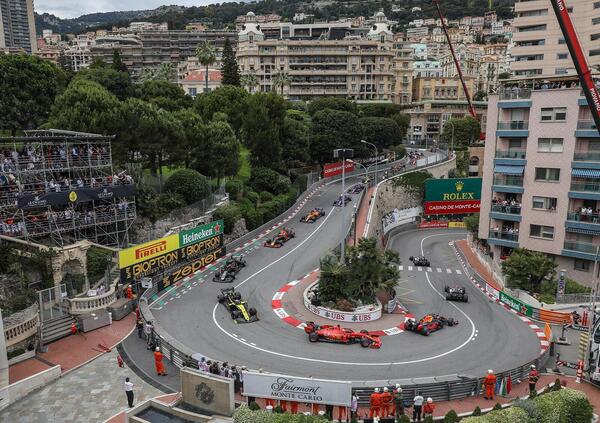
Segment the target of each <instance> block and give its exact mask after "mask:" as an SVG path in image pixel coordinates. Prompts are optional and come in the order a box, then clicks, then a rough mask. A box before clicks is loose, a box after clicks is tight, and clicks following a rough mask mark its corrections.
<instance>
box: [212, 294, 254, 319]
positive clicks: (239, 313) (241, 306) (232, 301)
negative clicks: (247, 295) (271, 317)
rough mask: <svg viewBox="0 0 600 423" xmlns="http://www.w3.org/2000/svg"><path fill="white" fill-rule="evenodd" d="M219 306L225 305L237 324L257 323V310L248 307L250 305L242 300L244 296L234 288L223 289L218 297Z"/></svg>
mask: <svg viewBox="0 0 600 423" xmlns="http://www.w3.org/2000/svg"><path fill="white" fill-rule="evenodd" d="M217 301H218V302H219V304H223V305H224V306H225V308H226V309H227V310H228V311H229V313H230V314H231V318H232V319H233V320H235V322H236V323H250V322H257V321H258V315H257V313H256V309H255V308H252V307H248V303H247V302H246V301H244V300H242V294H240V293H239V292H237V291H236V290H235V289H234V288H225V289H221V293H220V294H219V296H218V297H217Z"/></svg>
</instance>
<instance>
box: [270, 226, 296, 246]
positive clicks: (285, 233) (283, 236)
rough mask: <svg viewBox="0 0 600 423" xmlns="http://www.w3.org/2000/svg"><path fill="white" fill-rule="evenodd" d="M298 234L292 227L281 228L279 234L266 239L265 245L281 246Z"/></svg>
mask: <svg viewBox="0 0 600 423" xmlns="http://www.w3.org/2000/svg"><path fill="white" fill-rule="evenodd" d="M295 236H296V233H295V232H294V231H293V230H292V229H290V228H281V230H280V231H279V232H278V233H277V235H276V236H275V237H273V238H271V239H267V240H266V241H265V244H264V245H265V247H269V248H281V247H282V246H283V244H285V243H286V242H288V241H289V240H290V239H292V238H293V237H295Z"/></svg>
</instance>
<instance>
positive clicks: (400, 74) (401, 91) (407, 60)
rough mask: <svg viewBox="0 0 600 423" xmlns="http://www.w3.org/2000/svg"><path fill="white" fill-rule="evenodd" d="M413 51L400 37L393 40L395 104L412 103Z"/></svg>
mask: <svg viewBox="0 0 600 423" xmlns="http://www.w3.org/2000/svg"><path fill="white" fill-rule="evenodd" d="M413 55H414V53H413V49H412V48H411V47H410V45H409V44H408V43H407V42H406V40H404V38H403V37H401V36H396V39H395V40H394V60H393V69H394V78H395V84H394V94H393V102H394V103H396V104H408V103H411V102H412V81H413V62H414V57H413Z"/></svg>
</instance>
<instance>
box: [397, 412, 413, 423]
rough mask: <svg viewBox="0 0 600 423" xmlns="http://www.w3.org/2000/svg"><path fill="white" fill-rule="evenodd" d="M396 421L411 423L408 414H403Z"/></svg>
mask: <svg viewBox="0 0 600 423" xmlns="http://www.w3.org/2000/svg"><path fill="white" fill-rule="evenodd" d="M396 421H397V423H410V419H409V418H408V416H407V415H406V414H402V415H401V416H400V417H398V419H397V420H396Z"/></svg>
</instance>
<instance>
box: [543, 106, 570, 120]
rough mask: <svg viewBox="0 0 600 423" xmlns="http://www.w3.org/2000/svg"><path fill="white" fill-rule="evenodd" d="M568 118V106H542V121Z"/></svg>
mask: <svg viewBox="0 0 600 423" xmlns="http://www.w3.org/2000/svg"><path fill="white" fill-rule="evenodd" d="M566 119H567V108H566V107H542V122H555V121H564V120H566Z"/></svg>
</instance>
